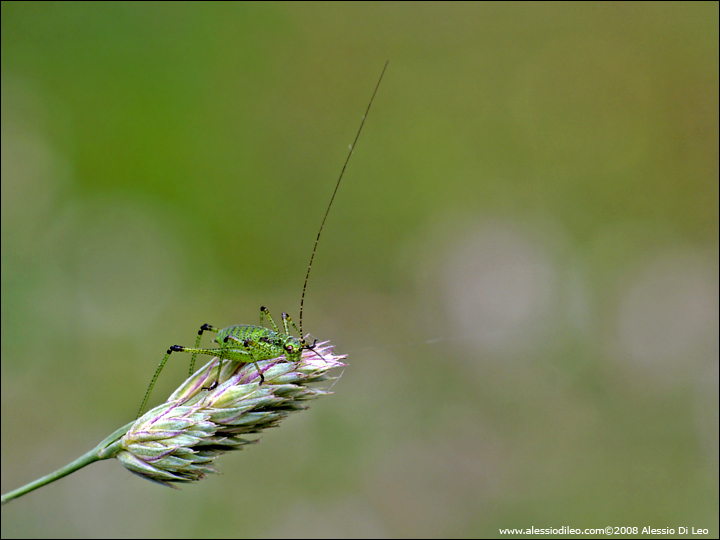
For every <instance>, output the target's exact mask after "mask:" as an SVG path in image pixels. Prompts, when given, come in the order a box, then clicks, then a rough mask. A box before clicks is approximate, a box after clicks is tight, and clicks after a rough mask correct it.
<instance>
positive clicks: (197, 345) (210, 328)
mask: <svg viewBox="0 0 720 540" xmlns="http://www.w3.org/2000/svg"><path fill="white" fill-rule="evenodd" d="M219 331H220V329H219V328H215V327H214V326H212V325H210V324H207V323H205V324H203V325H202V326H201V327H200V330H198V335H197V338H195V348H196V349H199V348H200V339H202V335H203V332H213V333H215V334H217V333H218V332H219ZM197 355H198V353H196V352H194V353H193V355H192V358H191V359H190V374H189V375H188V376H190V375H192V374H193V373H194V372H195V359H196V358H197Z"/></svg>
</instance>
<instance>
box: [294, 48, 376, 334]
mask: <svg viewBox="0 0 720 540" xmlns="http://www.w3.org/2000/svg"><path fill="white" fill-rule="evenodd" d="M389 63H390V60H388V61H387V62H385V67H383V70H382V73H381V74H380V78H379V79H378V82H377V84H376V85H375V90H374V91H373V94H372V97H371V98H370V103H368V106H367V109H366V110H365V114H364V115H363V119H362V122H361V123H360V129H358V132H357V135H355V140H354V141H353V143H352V145H351V146H350V152H349V153H348V157H347V158H346V159H345V164H344V165H343V168H342V170H341V171H340V177H339V178H338V181H337V184H335V191H333V194H332V197H330V204H328V207H327V210H325V216H324V217H323V220H322V223H321V224H320V230H319V231H318V233H317V238H315V245H314V246H313V250H312V254H311V255H310V264H308V269H307V273H306V274H305V283H304V284H303V290H302V296H301V297H300V339H302V340H303V341H304V340H305V338H304V337H303V333H302V327H303V326H302V321H303V305H304V304H305V289H307V284H308V278H309V277H310V269H311V268H312V264H313V260H314V259H315V251H317V247H318V242H319V241H320V235H321V234H322V231H323V227H324V226H325V220H326V219H327V217H328V214H329V213H330V207H331V206H332V204H333V201H334V200H335V194H336V193H337V190H338V188H339V187H340V181H341V180H342V178H343V174H345V168H346V167H347V164H348V162H349V161H350V157H351V156H352V155H353V150H355V145H356V144H357V142H358V139H359V138H360V132H362V128H363V126H364V125H365V119H366V118H367V115H368V113H369V112H370V107H372V103H373V100H374V99H375V94H377V91H378V88H380V83H381V82H382V79H383V75H385V70H386V69H387V67H388V64H389Z"/></svg>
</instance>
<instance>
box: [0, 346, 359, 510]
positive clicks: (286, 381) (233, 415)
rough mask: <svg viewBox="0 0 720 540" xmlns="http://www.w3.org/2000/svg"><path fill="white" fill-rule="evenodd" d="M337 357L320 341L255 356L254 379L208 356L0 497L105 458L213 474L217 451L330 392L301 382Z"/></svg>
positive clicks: (168, 480) (135, 466) (165, 474)
mask: <svg viewBox="0 0 720 540" xmlns="http://www.w3.org/2000/svg"><path fill="white" fill-rule="evenodd" d="M344 359H345V356H336V355H334V354H333V348H332V346H330V345H329V344H328V343H327V342H323V343H318V344H317V346H316V347H314V348H313V349H312V350H304V351H303V353H302V357H301V358H300V361H299V362H287V361H286V360H285V358H284V357H279V358H274V359H272V360H264V361H261V362H258V366H259V368H260V370H261V372H262V373H263V376H264V378H265V381H264V382H263V383H262V384H258V382H259V378H260V376H259V374H258V372H257V369H256V368H255V366H254V365H253V364H243V363H239V362H233V361H229V360H223V361H220V360H219V359H218V358H213V359H212V360H211V361H210V362H208V363H207V364H206V365H205V366H203V367H202V368H201V369H199V370H198V371H196V372H195V373H194V374H193V375H192V376H190V378H189V379H187V380H186V381H185V382H184V383H183V384H182V385H181V386H180V388H178V389H177V390H176V391H175V392H174V393H173V394H172V395H171V396H170V398H168V400H167V401H166V402H165V403H163V404H162V405H159V406H158V407H155V408H154V409H152V410H150V411H148V412H147V413H145V414H144V415H143V416H141V417H140V418H138V419H137V420H136V421H135V422H132V423H130V424H127V425H126V426H123V427H122V428H120V429H118V430H117V431H115V432H114V433H112V434H111V435H109V436H108V437H107V438H106V439H105V440H104V441H102V442H101V443H100V444H99V445H98V446H96V447H95V448H93V449H92V450H91V451H90V452H87V453H86V454H84V455H83V456H81V457H79V458H78V459H76V460H75V461H73V462H72V463H70V464H68V465H66V466H65V467H63V468H61V469H58V470H57V471H55V472H53V473H51V474H49V475H47V476H44V477H42V478H40V479H38V480H36V481H34V482H31V483H29V484H27V485H25V486H23V487H21V488H19V489H16V490H14V491H12V492H9V493H6V494H5V495H3V496H2V502H3V503H6V502H8V501H10V500H12V499H15V498H17V497H20V496H21V495H24V494H26V493H29V492H30V491H33V490H35V489H37V488H39V487H42V486H44V485H47V484H49V483H51V482H54V481H55V480H58V479H60V478H62V477H64V476H67V475H68V474H71V473H73V472H75V471H77V470H79V469H81V468H82V467H85V466H86V465H89V464H90V463H94V462H95V461H100V460H103V459H110V458H117V459H118V460H119V461H120V462H121V463H122V464H123V465H124V466H125V467H127V469H128V470H130V471H131V472H133V473H135V474H138V475H140V476H142V477H144V478H147V479H148V480H152V481H154V482H157V483H160V484H163V485H167V486H173V484H175V483H180V482H193V481H196V480H201V479H202V478H204V477H205V476H206V475H207V474H208V473H213V472H216V471H215V468H214V467H213V462H214V461H215V459H216V458H217V457H218V456H220V455H222V454H224V453H225V452H229V451H231V450H240V449H242V448H243V447H244V446H245V445H246V444H249V443H254V442H257V439H256V438H255V437H253V436H254V435H257V434H258V433H260V432H261V431H263V430H264V429H267V428H271V427H275V426H277V425H278V424H279V422H280V421H281V420H282V419H283V418H285V417H286V416H288V415H289V414H290V413H292V412H295V411H300V410H304V409H306V408H307V405H306V404H307V402H308V401H309V400H311V399H315V398H317V397H320V396H323V395H326V394H329V393H330V391H329V390H327V389H321V388H314V387H311V386H308V385H309V384H311V383H315V382H320V381H325V380H328V379H331V378H333V377H330V376H329V375H328V371H329V370H331V369H333V368H338V367H344V366H345V364H344V363H343V362H342V361H343V360H344ZM218 370H219V371H218ZM216 382H217V386H214V385H215V383H216ZM213 386H214V387H213ZM210 388H212V389H210Z"/></svg>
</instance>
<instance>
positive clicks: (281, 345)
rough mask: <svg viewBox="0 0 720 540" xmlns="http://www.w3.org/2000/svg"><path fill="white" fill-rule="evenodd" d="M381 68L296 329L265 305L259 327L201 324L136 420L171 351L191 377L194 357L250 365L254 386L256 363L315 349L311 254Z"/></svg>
mask: <svg viewBox="0 0 720 540" xmlns="http://www.w3.org/2000/svg"><path fill="white" fill-rule="evenodd" d="M385 69H387V62H386V63H385V67H384V68H383V70H382V73H381V74H380V79H379V80H378V82H377V85H376V86H375V90H374V92H373V95H372V97H371V98H370V103H368V106H367V109H366V111H365V115H364V116H363V119H362V122H361V124H360V128H359V129H358V131H357V134H356V135H355V140H354V141H353V144H352V145H351V146H350V153H349V154H348V156H347V158H346V159H345V164H344V165H343V168H342V170H341V171H340V176H339V177H338V180H337V183H336V184H335V190H334V191H333V194H332V197H330V203H329V204H328V207H327V209H326V210H325V216H324V217H323V220H322V223H321V224H320V230H319V231H318V234H317V237H316V238H315V245H314V246H313V250H312V253H311V254H310V263H309V264H308V269H307V273H306V274H305V283H304V284H303V289H302V296H301V297H300V328H298V327H297V326H296V325H295V323H294V322H293V321H292V320H291V319H290V316H289V315H288V314H287V313H283V314H282V323H283V330H284V333H283V332H281V331H280V329H279V328H278V327H277V325H276V324H275V321H274V320H273V319H272V317H271V316H270V312H269V311H268V309H267V308H266V307H265V306H263V307H261V308H260V326H254V325H236V326H228V327H227V328H223V329H218V328H215V327H214V326H211V325H209V324H203V325H202V326H201V327H200V330H199V331H198V336H197V339H196V340H195V347H194V348H190V347H183V346H181V345H173V346H172V347H170V348H169V349H168V350H167V353H166V354H165V356H164V357H163V359H162V361H161V362H160V365H159V366H158V368H157V370H156V371H155V375H154V376H153V378H152V381H150V386H149V387H148V389H147V392H146V393H145V399H143V402H142V405H141V406H140V411H139V412H138V418H139V417H140V415H142V412H143V409H144V408H145V405H146V404H147V401H148V399H149V398H150V393H151V392H152V389H153V387H154V386H155V382H156V381H157V378H158V377H159V375H160V372H161V371H162V369H163V367H165V363H166V362H167V360H168V358H170V355H171V354H172V353H174V352H184V353H192V360H191V361H190V374H191V375H192V373H193V371H194V369H195V359H196V358H197V355H198V354H207V355H210V356H216V357H218V358H219V359H220V363H221V364H222V362H223V360H230V361H231V362H238V363H243V364H248V363H252V364H254V365H255V369H256V370H257V373H258V375H259V377H258V378H259V379H260V380H259V382H258V384H262V383H263V382H264V380H265V376H264V375H263V373H262V370H261V369H260V366H259V365H258V362H259V361H262V360H270V359H273V358H278V357H280V356H284V357H285V360H287V361H288V362H298V361H300V359H301V357H302V352H303V351H306V350H309V351H312V350H313V349H314V348H315V344H316V343H317V341H314V342H313V343H312V344H309V343H308V342H307V340H306V339H305V337H304V336H303V333H302V320H303V319H302V316H303V306H304V303H305V290H306V289H307V284H308V279H309V277H310V269H311V268H312V264H313V260H314V259H315V252H316V250H317V246H318V242H319V241H320V235H321V234H322V231H323V227H324V226H325V221H326V220H327V217H328V214H329V213H330V208H331V207H332V204H333V201H334V200H335V194H336V193H337V190H338V188H339V187H340V182H341V180H342V178H343V174H344V173H345V168H346V167H347V164H348V162H349V161H350V157H351V156H352V154H353V149H354V148H355V145H356V144H357V141H358V139H359V138H360V133H361V132H362V128H363V126H364V125H365V119H366V118H367V114H368V112H370V107H371V106H372V102H373V99H375V94H376V93H377V90H378V88H379V87H380V83H381V82H382V78H383V75H384V74H385ZM263 317H267V319H268V321H269V322H270V325H271V326H272V329H270V328H266V327H264V326H262V324H263ZM288 323H289V324H290V325H291V326H292V328H293V329H294V330H295V331H296V332H297V333H298V336H299V337H294V336H292V335H290V329H289V327H288ZM204 332H213V333H215V334H217V335H216V336H215V340H214V341H215V342H216V343H217V345H218V346H217V347H213V348H207V349H201V348H200V339H201V338H202V335H203V333H204ZM315 354H318V356H319V353H315ZM219 377H220V369H218V376H217V378H216V379H215V381H214V382H213V383H212V384H211V386H210V387H208V388H206V389H207V390H212V389H214V388H215V387H216V386H217V385H218V382H219Z"/></svg>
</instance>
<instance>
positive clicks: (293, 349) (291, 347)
mask: <svg viewBox="0 0 720 540" xmlns="http://www.w3.org/2000/svg"><path fill="white" fill-rule="evenodd" d="M285 350H286V351H287V352H294V351H295V347H293V346H292V345H291V344H289V343H288V344H287V345H285Z"/></svg>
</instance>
